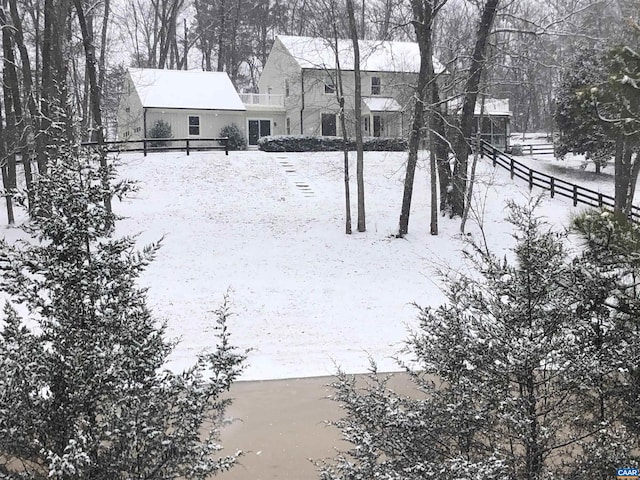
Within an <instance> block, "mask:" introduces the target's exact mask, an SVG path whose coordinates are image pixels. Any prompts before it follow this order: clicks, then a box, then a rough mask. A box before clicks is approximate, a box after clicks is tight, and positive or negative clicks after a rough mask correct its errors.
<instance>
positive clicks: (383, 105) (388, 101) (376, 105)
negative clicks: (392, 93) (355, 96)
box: [362, 97, 402, 112]
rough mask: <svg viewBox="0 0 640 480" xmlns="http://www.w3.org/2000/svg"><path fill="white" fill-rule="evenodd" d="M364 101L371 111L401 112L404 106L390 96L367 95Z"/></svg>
mask: <svg viewBox="0 0 640 480" xmlns="http://www.w3.org/2000/svg"><path fill="white" fill-rule="evenodd" d="M362 101H363V102H364V104H365V105H366V107H367V108H368V109H369V111H370V112H401V111H402V107H401V106H400V104H399V103H398V102H396V100H395V99H393V98H390V97H366V98H363V99H362Z"/></svg>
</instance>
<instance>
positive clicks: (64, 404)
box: [0, 148, 244, 480]
mask: <svg viewBox="0 0 640 480" xmlns="http://www.w3.org/2000/svg"><path fill="white" fill-rule="evenodd" d="M96 165H97V157H96V156H85V155H78V153H77V152H76V151H75V150H73V149H66V148H64V149H61V150H60V151H58V152H57V155H51V157H50V160H49V173H48V174H47V175H43V176H41V177H40V178H39V180H38V181H37V182H36V183H35V184H34V191H33V217H32V219H31V221H30V223H29V224H28V225H27V226H26V227H25V231H26V233H27V234H29V237H28V238H29V240H28V241H24V242H21V243H18V244H15V245H10V244H7V243H6V242H4V241H2V242H0V268H1V269H2V277H1V280H0V291H2V292H3V293H5V294H7V295H8V298H9V302H8V303H7V305H6V307H5V309H4V316H3V318H2V322H1V323H0V328H1V330H0V367H1V368H0V392H2V394H0V412H2V413H1V414H0V478H5V479H16V480H17V479H22V478H30V479H45V478H54V479H78V480H80V479H83V480H84V479H87V480H89V479H91V480H117V479H144V478H154V479H174V478H196V479H197V478H209V476H210V475H212V474H215V473H216V472H219V471H220V470H224V469H227V468H229V467H230V466H232V465H233V463H234V461H235V454H231V455H230V456H225V457H221V458H220V457H217V452H218V450H219V449H220V447H219V445H218V442H217V440H218V433H219V427H220V424H221V421H222V417H223V415H224V410H225V407H226V406H227V405H228V403H229V401H228V400H225V399H222V398H220V396H221V394H222V393H223V392H226V391H227V390H228V388H229V386H230V384H231V383H232V382H233V381H234V379H236V378H237V375H238V374H239V372H240V368H241V367H240V365H241V363H242V361H243V359H244V355H242V354H237V353H235V352H234V349H233V347H232V346H231V345H230V343H229V334H228V332H227V328H226V320H227V318H228V316H229V311H228V308H227V307H226V305H223V307H222V308H221V309H220V311H219V312H217V328H216V330H217V332H218V334H217V338H212V344H215V343H218V348H217V349H216V350H214V351H213V352H212V353H208V354H202V355H200V356H199V357H198V360H197V362H196V364H195V365H193V366H192V367H191V368H189V369H188V370H186V371H184V372H182V373H179V374H175V373H172V372H169V371H167V370H164V365H165V363H166V361H167V358H168V355H169V354H170V353H171V351H172V350H173V347H174V344H173V343H171V342H168V341H167V340H166V339H165V338H164V335H165V327H164V325H162V324H159V323H158V322H157V321H156V320H155V319H154V318H153V317H152V315H151V312H150V311H149V309H148V308H147V305H146V292H145V290H144V289H142V288H140V287H138V286H137V280H138V277H139V275H140V274H141V273H142V271H143V270H145V268H146V267H147V266H148V265H149V262H151V261H152V260H153V258H154V257H155V255H156V254H157V251H158V249H159V244H152V245H149V246H147V247H145V248H144V249H143V250H142V251H137V250H136V248H135V238H132V237H123V238H114V237H113V231H114V223H115V221H116V220H117V217H116V216H114V215H113V214H112V213H110V212H108V211H107V210H106V209H105V208H104V205H103V201H102V200H103V198H104V196H105V191H104V189H105V187H104V183H103V178H104V175H106V176H107V177H108V178H113V177H114V175H113V172H112V171H111V169H109V171H107V172H102V171H100V170H98V169H97V168H96ZM131 188H132V185H131V184H129V183H127V182H123V183H119V184H116V185H114V186H112V187H109V192H108V193H109V195H110V196H113V197H120V196H122V195H126V193H127V192H128V191H130V190H131ZM14 305H19V306H20V309H19V310H18V309H16V308H14ZM18 311H19V312H20V313H18ZM23 312H24V313H23ZM23 315H24V317H23Z"/></svg>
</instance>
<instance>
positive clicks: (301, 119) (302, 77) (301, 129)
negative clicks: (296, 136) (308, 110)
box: [300, 68, 304, 135]
mask: <svg viewBox="0 0 640 480" xmlns="http://www.w3.org/2000/svg"><path fill="white" fill-rule="evenodd" d="M300 86H301V87H302V94H301V95H300V99H301V102H302V106H301V107H300V135H304V120H303V115H302V114H303V112H304V68H303V69H301V70H300Z"/></svg>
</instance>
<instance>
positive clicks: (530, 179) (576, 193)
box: [480, 141, 640, 221]
mask: <svg viewBox="0 0 640 480" xmlns="http://www.w3.org/2000/svg"><path fill="white" fill-rule="evenodd" d="M480 153H481V155H482V156H483V157H488V158H490V159H491V161H492V163H493V166H494V167H495V166H500V167H502V168H504V169H505V170H508V171H509V174H510V175H511V178H512V179H513V178H519V179H521V180H524V181H526V182H527V183H528V184H529V190H531V189H532V188H533V187H538V188H542V189H543V190H547V191H549V192H550V195H551V198H553V197H555V196H556V195H559V196H561V197H566V198H570V199H571V200H572V202H573V206H574V207H577V206H578V204H583V205H588V206H590V207H595V208H603V207H607V208H611V209H613V208H614V206H615V199H614V197H612V196H610V195H606V194H604V193H600V192H596V191H594V190H590V189H588V188H585V187H581V186H580V185H576V184H573V183H570V182H567V181H565V180H562V179H560V178H556V177H553V176H551V175H547V174H546V173H542V172H538V171H537V170H533V169H531V168H529V167H527V166H526V165H524V164H522V163H520V162H518V161H517V160H516V159H514V158H513V157H512V156H511V155H508V154H506V153H504V152H502V151H501V150H498V149H497V148H495V147H493V146H492V145H490V144H488V143H487V142H484V141H483V142H481V149H480ZM629 217H630V218H631V219H632V220H634V221H638V220H640V207H637V206H636V205H632V206H631V212H630V214H629Z"/></svg>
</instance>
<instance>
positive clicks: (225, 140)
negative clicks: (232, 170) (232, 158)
mask: <svg viewBox="0 0 640 480" xmlns="http://www.w3.org/2000/svg"><path fill="white" fill-rule="evenodd" d="M224 154H225V155H229V137H227V138H225V139H224Z"/></svg>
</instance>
